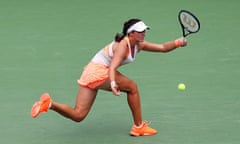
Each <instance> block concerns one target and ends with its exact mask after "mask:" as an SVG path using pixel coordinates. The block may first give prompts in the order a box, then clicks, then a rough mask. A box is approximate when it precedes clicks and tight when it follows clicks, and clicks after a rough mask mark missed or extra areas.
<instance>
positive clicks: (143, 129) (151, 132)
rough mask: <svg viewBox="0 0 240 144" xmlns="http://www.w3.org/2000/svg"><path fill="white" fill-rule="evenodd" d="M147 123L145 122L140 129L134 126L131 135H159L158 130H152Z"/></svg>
mask: <svg viewBox="0 0 240 144" xmlns="http://www.w3.org/2000/svg"><path fill="white" fill-rule="evenodd" d="M148 125H149V123H148V122H147V121H143V122H142V125H141V126H140V127H137V126H136V125H133V127H132V129H131V131H130V135H131V136H151V135H155V134H156V133H157V130H155V129H153V128H150V127H149V126H148Z"/></svg>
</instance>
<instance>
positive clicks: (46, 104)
mask: <svg viewBox="0 0 240 144" xmlns="http://www.w3.org/2000/svg"><path fill="white" fill-rule="evenodd" d="M51 104H52V99H51V97H50V95H49V94H48V93H44V94H42V95H41V96H40V100H39V101H37V102H35V103H34V104H33V106H32V110H31V116H32V117H33V118H36V117H37V116H38V115H39V114H40V113H42V112H47V111H48V109H49V108H50V106H51Z"/></svg>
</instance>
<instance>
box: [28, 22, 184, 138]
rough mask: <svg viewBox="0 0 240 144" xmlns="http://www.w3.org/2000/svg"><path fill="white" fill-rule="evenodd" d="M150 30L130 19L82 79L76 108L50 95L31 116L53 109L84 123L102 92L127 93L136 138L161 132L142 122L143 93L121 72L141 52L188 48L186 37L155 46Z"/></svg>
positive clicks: (96, 57)
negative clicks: (150, 39) (150, 38)
mask: <svg viewBox="0 0 240 144" xmlns="http://www.w3.org/2000/svg"><path fill="white" fill-rule="evenodd" d="M148 29H149V27H148V26H147V25H146V24H145V23H144V22H143V21H142V20H140V19H130V20H128V21H126V22H125V23H124V25H123V29H122V33H121V34H116V36H115V40H114V41H113V42H111V43H110V44H108V45H106V46H105V47H104V48H103V49H101V50H100V51H99V52H98V53H97V54H96V55H95V56H94V57H93V58H92V60H91V61H90V62H89V63H88V64H87V65H86V66H85V68H84V70H83V72H82V75H81V77H80V79H79V80H78V81H77V82H78V85H79V87H80V89H79V91H78V94H77V97H76V104H75V106H74V107H71V106H68V105H66V104H61V103H58V102H55V101H53V100H52V98H51V97H50V95H49V94H48V93H44V94H42V95H41V96H40V100H39V101H37V102H35V103H34V105H33V106H32V109H31V116H32V117H33V118H36V117H37V116H38V115H39V114H40V113H42V112H47V111H48V110H49V109H51V110H53V111H55V112H57V113H59V114H61V115H62V116H64V117H66V118H69V119H71V120H73V121H76V122H80V121H82V120H84V118H85V117H86V116H87V114H88V112H89V111H90V109H91V107H92V104H93V103H94V100H95V98H96V95H97V93H98V90H99V89H101V90H107V91H112V93H113V94H114V95H116V96H120V94H121V93H126V94H127V101H128V104H129V107H130V110H131V112H132V117H133V122H134V124H133V126H132V128H131V130H130V133H129V134H130V135H132V136H146V135H154V134H156V133H157V130H155V129H153V128H151V127H149V124H148V122H147V121H144V120H143V119H142V110H141V102H140V94H139V91H138V87H137V84H136V83H135V82H134V81H133V80H131V79H130V78H128V77H127V76H125V75H123V74H122V73H120V72H119V71H118V68H119V67H120V66H122V65H124V64H128V63H131V62H133V61H134V60H135V58H136V56H137V54H138V53H139V52H140V51H150V52H162V53H165V52H170V51H172V50H174V49H176V48H179V47H182V46H186V45H187V40H186V39H185V38H178V39H176V40H172V41H169V42H165V43H163V44H157V43H151V42H148V41H145V40H144V37H145V34H146V30H148Z"/></svg>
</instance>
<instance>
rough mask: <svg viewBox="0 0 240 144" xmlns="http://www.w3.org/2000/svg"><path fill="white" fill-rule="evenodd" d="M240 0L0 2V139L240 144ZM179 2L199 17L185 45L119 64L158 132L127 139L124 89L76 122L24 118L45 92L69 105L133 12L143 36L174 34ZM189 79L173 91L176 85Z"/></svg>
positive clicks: (37, 143) (105, 95)
mask: <svg viewBox="0 0 240 144" xmlns="http://www.w3.org/2000/svg"><path fill="white" fill-rule="evenodd" d="M239 5H240V2H239V1H237V0H229V1H226V0H222V1H219V0H211V1H210V0H201V1H193V0H185V1H179V0H131V1H129V0H121V1H114V0H99V1H97V0H68V1H67V0H1V1H0V73H1V75H0V80H1V82H0V112H1V121H0V137H1V138H0V143H2V144H8V143H12V144H14V143H17V144H46V143H49V144H66V143H69V144H81V143H84V144H87V143H89V144H239V142H240V137H239V133H240V115H239V109H240V98H239V96H240V90H239V85H240V82H239V74H240V68H239V62H240V50H239V46H238V44H239V42H238V41H239V33H240V29H239V25H240V20H239V8H238V7H239ZM180 9H187V10H190V11H192V12H193V13H195V14H196V15H197V16H198V17H199V19H200V21H201V30H200V32H199V33H198V34H194V35H192V36H189V38H188V41H189V44H188V46H187V47H184V48H181V49H177V50H176V51H173V52H171V53H167V54H162V53H158V54H156V53H144V52H142V53H140V54H139V55H138V56H137V59H136V61H135V63H132V64H130V65H126V66H124V67H122V68H121V69H120V71H121V72H123V73H125V74H126V75H127V76H129V77H131V78H132V79H133V80H135V81H136V82H137V83H138V85H139V89H140V92H141V97H142V107H143V117H144V119H146V120H148V121H151V126H152V127H154V128H156V129H157V130H158V131H159V133H158V134H157V135H155V136H152V137H140V138H135V137H130V136H129V135H128V132H129V130H130V128H131V126H132V118H131V114H130V111H129V108H128V106H127V102H126V96H125V95H124V94H123V95H121V96H120V97H115V96H113V95H112V94H111V93H109V92H103V91H102V92H100V93H99V95H98V97H97V100H96V102H95V104H94V106H93V108H92V110H91V112H90V113H89V115H88V117H87V118H86V120H85V121H83V122H82V123H74V122H72V121H70V120H67V119H65V118H63V117H60V116H59V115H58V114H56V113H54V112H51V111H50V112H49V113H47V114H43V115H41V116H40V117H38V118H37V119H32V118H31V117H30V109H31V106H32V104H33V103H34V102H35V101H36V100H38V98H39V95H40V94H41V93H43V92H49V93H50V94H51V95H52V97H53V99H54V100H56V101H59V102H62V103H66V104H69V105H74V102H75V96H76V94H77V91H78V85H77V82H76V80H77V79H78V78H79V76H80V74H81V71H82V68H83V67H84V65H85V64H86V63H88V61H89V60H90V59H91V57H92V56H93V55H94V54H95V52H97V51H98V50H99V49H101V48H102V47H104V46H105V45H106V44H107V43H109V42H111V41H112V40H113V37H114V35H115V34H116V33H117V32H120V31H121V27H122V23H123V22H124V21H126V20H127V19H129V18H133V17H137V18H141V19H143V20H144V21H145V23H146V24H147V25H149V26H150V27H151V30H150V31H148V32H147V37H146V39H147V40H149V41H152V42H158V43H161V42H165V41H168V40H173V39H175V38H178V37H180V36H181V29H180V26H179V24H178V21H177V13H178V11H179V10H180ZM180 82H183V83H185V84H186V86H187V89H186V90H185V91H178V90H177V84H178V83H180Z"/></svg>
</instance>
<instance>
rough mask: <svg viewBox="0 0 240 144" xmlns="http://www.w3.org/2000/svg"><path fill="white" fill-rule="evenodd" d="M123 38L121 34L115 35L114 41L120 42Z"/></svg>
mask: <svg viewBox="0 0 240 144" xmlns="http://www.w3.org/2000/svg"><path fill="white" fill-rule="evenodd" d="M125 36H126V35H124V34H123V33H117V34H116V35H115V38H114V39H115V41H116V42H120V41H121V40H122V39H123V38H124V37H125Z"/></svg>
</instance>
